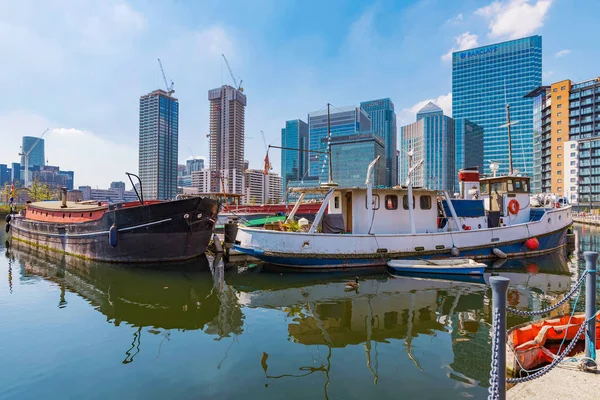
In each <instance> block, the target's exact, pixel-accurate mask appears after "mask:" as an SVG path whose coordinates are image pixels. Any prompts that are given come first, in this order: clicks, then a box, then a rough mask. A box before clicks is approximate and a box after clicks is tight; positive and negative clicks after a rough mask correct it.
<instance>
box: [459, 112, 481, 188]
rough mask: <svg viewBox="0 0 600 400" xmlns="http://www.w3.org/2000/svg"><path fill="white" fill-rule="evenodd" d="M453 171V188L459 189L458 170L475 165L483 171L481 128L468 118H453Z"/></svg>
mask: <svg viewBox="0 0 600 400" xmlns="http://www.w3.org/2000/svg"><path fill="white" fill-rule="evenodd" d="M454 147H455V171H454V190H456V191H458V190H459V189H460V186H459V183H458V170H460V169H463V168H471V167H477V168H478V169H479V172H483V171H484V168H485V163H484V159H483V128H482V127H480V126H479V125H477V124H474V123H472V122H471V121H469V120H468V119H464V118H461V119H455V120H454Z"/></svg>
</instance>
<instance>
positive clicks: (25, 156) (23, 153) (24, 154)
mask: <svg viewBox="0 0 600 400" xmlns="http://www.w3.org/2000/svg"><path fill="white" fill-rule="evenodd" d="M49 130H50V128H47V129H46V130H45V131H44V133H42V135H41V136H40V137H39V138H38V139H37V140H36V141H35V143H33V146H31V147H30V148H29V150H27V152H26V151H25V149H24V148H23V146H21V152H20V153H19V155H20V156H22V157H23V160H24V164H25V167H24V168H25V179H24V185H25V187H29V155H30V154H31V152H32V151H33V149H35V146H37V145H38V143H39V142H40V140H42V138H43V137H44V135H45V134H46V132H48V131H49Z"/></svg>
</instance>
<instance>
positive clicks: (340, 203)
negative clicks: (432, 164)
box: [234, 158, 573, 270]
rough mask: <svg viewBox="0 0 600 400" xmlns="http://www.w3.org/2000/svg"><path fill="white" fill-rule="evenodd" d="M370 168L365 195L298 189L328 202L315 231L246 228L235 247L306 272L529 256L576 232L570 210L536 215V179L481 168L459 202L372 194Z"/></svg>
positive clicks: (406, 193) (466, 175) (330, 188)
mask: <svg viewBox="0 0 600 400" xmlns="http://www.w3.org/2000/svg"><path fill="white" fill-rule="evenodd" d="M378 159H379V158H377V159H375V160H374V161H373V162H372V163H371V165H370V166H369V169H368V172H367V179H366V186H367V187H366V188H358V187H347V188H342V187H337V185H336V184H334V183H329V184H322V185H321V186H320V187H317V188H294V189H292V191H294V192H297V193H299V194H300V196H299V198H298V201H297V203H296V205H295V207H294V209H293V210H292V212H291V213H290V215H289V216H288V220H290V219H293V218H294V214H295V210H296V209H297V208H298V206H299V204H300V203H301V202H302V200H303V198H304V196H305V195H306V194H307V193H321V194H323V195H324V201H323V205H322V206H321V209H320V210H319V212H318V213H317V215H316V217H315V220H314V221H313V223H312V225H311V226H310V228H309V229H308V230H306V231H302V232H289V231H277V230H265V229H257V228H248V227H240V228H239V231H238V234H237V237H236V244H235V246H234V248H235V249H236V250H238V251H240V252H242V253H245V254H248V255H251V256H253V257H255V258H257V259H260V260H262V261H266V262H268V263H271V264H274V265H277V266H283V267H290V268H295V269H301V270H336V269H350V268H371V267H384V266H385V265H386V264H387V263H388V261H390V260H394V259H405V260H406V259H408V260H410V259H414V260H420V259H431V260H434V259H448V258H459V257H460V258H469V259H475V260H484V259H495V258H498V257H501V258H505V257H528V256H537V255H540V254H545V253H550V252H553V251H556V250H559V249H561V248H562V247H563V246H565V245H566V234H567V229H568V228H569V227H570V226H571V225H572V222H573V221H572V212H571V206H570V205H562V204H557V205H556V206H555V205H552V206H551V207H541V208H535V207H531V204H530V178H529V177H526V176H518V175H506V176H496V175H497V174H496V171H497V169H498V164H496V163H492V166H491V169H492V172H493V174H492V176H490V177H485V178H481V179H480V177H479V173H478V172H477V169H469V170H461V171H459V181H460V197H459V198H452V197H451V196H450V195H449V193H448V192H441V193H439V192H437V191H434V190H427V189H422V188H413V187H412V183H411V179H410V176H411V174H412V170H414V169H415V168H416V167H418V164H419V163H417V165H416V166H415V167H413V168H412V169H411V172H410V173H409V179H408V180H407V186H406V187H394V188H385V189H380V188H373V186H372V183H371V172H372V169H373V166H374V165H375V163H376V162H378Z"/></svg>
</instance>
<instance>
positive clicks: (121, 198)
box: [67, 185, 146, 203]
mask: <svg viewBox="0 0 600 400" xmlns="http://www.w3.org/2000/svg"><path fill="white" fill-rule="evenodd" d="M142 186H143V185H142ZM73 192H74V193H73V194H72V197H73V198H77V197H79V194H78V193H77V192H76V191H73ZM79 192H81V199H82V200H84V201H85V200H94V201H106V202H108V203H122V202H127V201H137V200H138V197H137V195H136V194H135V191H133V190H125V188H124V187H118V188H110V189H92V187H91V186H79ZM67 195H68V194H67ZM145 199H146V197H144V200H145Z"/></svg>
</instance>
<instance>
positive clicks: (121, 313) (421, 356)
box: [6, 246, 578, 398]
mask: <svg viewBox="0 0 600 400" xmlns="http://www.w3.org/2000/svg"><path fill="white" fill-rule="evenodd" d="M6 257H7V263H8V275H7V276H8V283H9V284H8V286H9V287H10V288H11V291H12V285H13V279H19V281H20V283H22V284H30V285H35V284H36V283H38V282H39V281H40V279H43V280H46V281H50V282H53V283H54V284H55V285H56V287H57V288H58V289H59V290H58V291H56V292H53V295H54V293H56V297H55V298H56V304H57V306H58V307H60V308H63V309H65V310H67V311H68V310H70V309H71V307H73V303H76V302H74V300H73V297H68V296H67V294H68V293H75V294H76V295H78V296H80V297H81V298H83V299H85V300H86V301H87V302H88V303H89V304H90V306H91V307H93V309H94V310H96V311H97V312H100V313H101V314H102V315H104V316H105V318H106V321H107V322H108V323H109V324H110V325H112V326H115V327H119V326H121V325H122V324H126V325H129V326H132V327H134V328H135V329H133V330H131V336H130V337H128V338H127V341H124V342H123V343H119V346H121V347H120V348H122V350H120V351H122V353H120V354H122V358H121V359H120V362H122V363H123V364H133V365H134V366H135V365H137V364H138V363H139V361H138V360H139V359H140V353H142V354H144V353H143V352H144V343H148V338H149V337H152V338H156V339H158V338H160V341H159V344H158V356H159V357H160V352H161V348H162V345H163V343H167V342H170V341H171V340H174V339H173V338H174V337H175V336H176V335H175V334H174V332H175V331H177V332H186V331H198V332H203V334H205V335H209V336H211V337H212V338H214V339H215V340H217V341H219V340H222V339H224V338H230V339H231V344H230V345H229V347H227V348H226V350H225V351H224V352H220V353H219V354H218V357H216V358H213V359H212V360H209V359H207V360H206V362H207V363H211V362H213V361H214V365H215V366H216V369H217V370H221V367H222V366H223V365H224V363H225V361H226V360H227V359H228V357H231V358H233V359H234V360H235V361H233V362H231V364H232V365H235V368H236V371H244V372H245V373H246V374H248V376H252V379H259V380H261V379H264V390H266V389H271V388H272V387H274V386H276V387H279V388H282V387H284V388H287V389H286V390H282V391H281V392H277V395H275V397H281V396H283V393H286V395H287V393H288V390H291V389H289V388H298V386H295V385H298V383H296V382H300V387H299V389H298V392H299V393H300V392H301V391H302V390H303V389H302V388H304V387H306V390H307V391H308V390H309V389H308V387H309V386H310V387H312V386H314V384H315V382H317V383H318V384H317V386H318V392H315V393H312V392H311V394H312V397H318V396H323V397H324V398H329V397H330V396H331V394H332V393H333V392H334V391H335V393H336V396H335V397H340V396H341V395H342V394H343V393H345V392H344V391H343V389H341V387H343V386H344V385H347V384H348V382H347V381H348V380H350V381H352V380H353V379H357V380H358V379H360V377H368V379H369V382H370V384H371V389H370V390H375V389H373V388H378V387H382V386H383V387H386V388H387V389H386V390H385V392H380V393H397V388H398V385H402V391H403V392H402V393H403V394H405V395H406V396H407V397H409V398H411V395H415V393H424V390H426V391H427V392H428V393H430V394H431V396H430V397H431V398H439V397H440V396H441V397H444V398H450V397H462V396H471V397H473V396H474V397H479V396H483V395H484V393H485V390H484V388H486V387H487V385H488V383H487V382H488V377H489V364H490V362H489V360H490V351H491V350H490V329H489V325H490V315H491V304H490V299H491V291H490V289H489V287H488V285H487V282H489V277H490V276H491V275H492V274H497V275H503V276H507V277H509V278H510V279H511V293H510V296H509V298H510V302H511V305H512V306H514V307H518V308H523V309H530V308H536V309H538V308H541V307H545V306H547V305H550V304H553V303H555V302H556V301H558V300H559V299H560V298H561V297H562V296H563V295H564V294H565V293H566V292H567V291H568V290H569V288H570V287H571V284H572V282H574V281H575V280H576V279H577V278H578V275H577V273H578V272H577V271H578V268H577V267H576V264H575V266H574V265H573V262H572V261H571V262H569V260H567V258H565V256H564V255H563V254H562V253H555V254H553V255H549V256H546V257H540V258H535V259H527V260H506V261H505V262H503V263H495V264H494V265H493V269H492V271H491V272H490V273H487V274H486V275H485V276H484V277H483V278H481V279H475V280H473V278H471V277H468V278H467V279H466V281H465V280H464V278H463V281H460V280H449V279H433V278H432V277H422V276H392V275H389V274H377V275H367V276H362V277H361V279H360V287H359V289H358V290H356V291H346V290H345V288H344V286H345V282H346V281H348V280H349V279H350V278H351V277H353V275H352V276H341V275H339V274H293V273H283V274H280V273H272V272H268V271H266V270H264V271H263V270H261V269H260V268H259V267H257V268H252V269H247V270H244V272H241V273H238V272H237V271H236V270H235V269H234V270H229V271H226V270H225V268H224V265H223V263H222V261H221V260H220V259H218V258H217V259H215V260H210V259H207V258H202V259H200V260H196V261H194V262H190V263H186V264H179V265H177V266H169V268H172V270H171V269H168V270H165V269H163V270H144V269H135V268H130V267H122V266H115V265H108V264H100V263H93V262H86V261H83V260H80V259H75V258H70V257H62V258H61V259H58V260H57V259H52V258H48V257H46V256H43V255H40V253H30V252H29V250H26V249H22V248H18V246H17V247H15V248H11V249H10V251H7V252H6ZM575 260H577V259H576V258H575ZM69 299H70V301H71V302H72V303H71V304H69V302H68V301H69ZM255 311H259V312H261V315H265V317H264V318H265V319H256V318H255V319H254V321H255V322H253V323H254V324H255V325H253V327H252V329H250V328H249V324H248V318H249V316H251V315H256V313H255ZM561 311H562V312H568V311H569V304H565V305H564V306H563V307H562V308H561ZM274 315H276V316H274ZM266 316H269V317H268V318H267V317H266ZM525 321H526V319H524V318H522V317H514V316H510V317H509V320H508V324H509V326H512V325H515V324H519V323H523V322H525ZM280 327H281V328H283V331H282V330H278V329H277V328H280ZM72 329H77V328H76V327H72ZM250 331H253V335H255V336H254V338H253V337H252V335H251V334H250ZM271 332H277V335H279V336H269V335H270V334H271ZM150 335H152V336H150ZM271 335H274V334H271ZM261 336H265V337H267V336H268V337H269V339H268V340H259V338H260V337H261ZM179 338H181V336H179ZM154 343H156V341H154ZM234 343H240V344H239V345H236V346H233V344H234ZM146 346H148V345H147V344H146ZM307 353H308V354H310V356H311V357H312V359H311V358H307V357H306V354H307ZM315 353H316V355H315ZM188 357H190V355H188V354H185V353H183V354H179V358H180V359H181V360H182V361H185V360H186V359H187V358H188ZM213 357H214V356H213ZM134 361H135V362H134ZM226 367H227V366H226ZM226 367H225V368H223V370H222V371H223V372H222V373H223V374H224V375H223V377H222V378H221V379H222V380H223V381H227V380H228V379H230V378H231V376H225V375H226V374H231V369H228V368H226ZM257 373H258V374H259V375H258V376H257ZM410 382H413V383H412V385H413V386H414V387H409V388H408V389H407V388H406V387H405V386H411V385H406V384H407V383H410ZM414 382H418V383H414ZM275 383H276V384H275ZM351 383H352V382H351ZM390 388H392V389H393V390H392V389H390ZM221 390H222V391H223V392H225V393H226V392H227V391H228V390H234V389H233V388H228V387H226V385H225V386H223V387H222V388H221ZM272 390H276V389H272ZM310 390H317V389H310ZM357 390H358V389H357ZM361 390H362V391H361ZM411 390H412V391H414V392H411ZM394 391H395V392H394ZM256 393H257V394H260V395H262V396H264V395H266V396H273V395H274V394H273V392H264V393H260V392H256ZM449 393H454V394H455V396H454V394H453V395H452V396H450V395H449ZM356 395H357V396H359V397H363V398H367V397H370V396H372V395H373V392H370V391H369V390H367V389H360V390H358V392H357V393H356ZM382 396H383V397H386V396H387V395H382ZM225 397H227V396H225ZM292 397H293V396H292ZM306 397H311V396H306ZM379 397H381V396H379Z"/></svg>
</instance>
